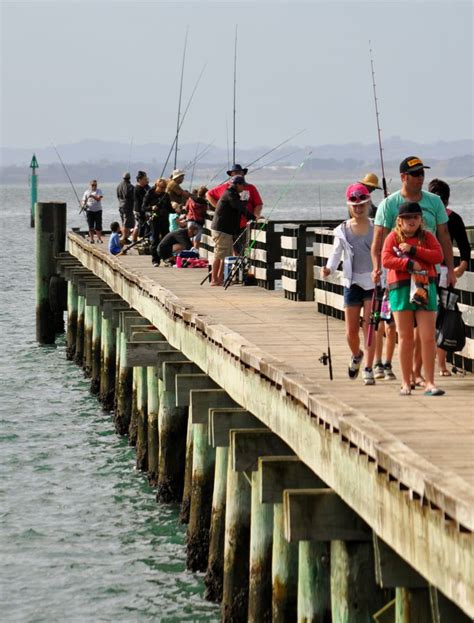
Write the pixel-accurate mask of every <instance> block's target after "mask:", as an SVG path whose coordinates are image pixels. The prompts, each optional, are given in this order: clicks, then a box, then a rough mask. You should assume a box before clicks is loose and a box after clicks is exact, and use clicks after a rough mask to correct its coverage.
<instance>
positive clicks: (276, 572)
mask: <svg viewBox="0 0 474 623" xmlns="http://www.w3.org/2000/svg"><path fill="white" fill-rule="evenodd" d="M284 519H285V517H284V513H283V504H274V505H273V549H272V621H274V623H285V621H296V620H297V619H296V605H297V596H298V543H288V541H287V540H286V539H285V527H284V523H285V522H284Z"/></svg>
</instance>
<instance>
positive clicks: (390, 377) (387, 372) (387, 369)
mask: <svg viewBox="0 0 474 623" xmlns="http://www.w3.org/2000/svg"><path fill="white" fill-rule="evenodd" d="M383 370H384V377H383V378H384V379H385V380H386V381H394V380H395V379H396V378H397V377H396V376H395V374H394V373H393V370H392V364H391V363H386V364H384V366H383ZM375 378H377V377H375Z"/></svg>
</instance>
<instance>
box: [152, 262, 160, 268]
mask: <svg viewBox="0 0 474 623" xmlns="http://www.w3.org/2000/svg"><path fill="white" fill-rule="evenodd" d="M152 264H153V266H156V267H157V268H158V266H159V265H160V262H152Z"/></svg>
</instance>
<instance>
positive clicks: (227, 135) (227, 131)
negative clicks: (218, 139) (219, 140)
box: [216, 119, 230, 177]
mask: <svg viewBox="0 0 474 623" xmlns="http://www.w3.org/2000/svg"><path fill="white" fill-rule="evenodd" d="M225 135H226V143H227V168H228V169H230V152H229V123H228V121H227V119H226V120H225ZM216 177H217V176H216Z"/></svg>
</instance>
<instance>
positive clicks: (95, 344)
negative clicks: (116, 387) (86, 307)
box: [91, 305, 102, 394]
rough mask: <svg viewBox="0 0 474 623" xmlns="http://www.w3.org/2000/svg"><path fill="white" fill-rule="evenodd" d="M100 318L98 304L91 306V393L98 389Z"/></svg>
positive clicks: (96, 392) (95, 392)
mask: <svg viewBox="0 0 474 623" xmlns="http://www.w3.org/2000/svg"><path fill="white" fill-rule="evenodd" d="M101 329H102V319H101V316H100V309H99V306H98V305H93V306H92V361H91V394H98V393H99V390H100V350H101Z"/></svg>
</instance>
